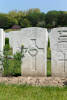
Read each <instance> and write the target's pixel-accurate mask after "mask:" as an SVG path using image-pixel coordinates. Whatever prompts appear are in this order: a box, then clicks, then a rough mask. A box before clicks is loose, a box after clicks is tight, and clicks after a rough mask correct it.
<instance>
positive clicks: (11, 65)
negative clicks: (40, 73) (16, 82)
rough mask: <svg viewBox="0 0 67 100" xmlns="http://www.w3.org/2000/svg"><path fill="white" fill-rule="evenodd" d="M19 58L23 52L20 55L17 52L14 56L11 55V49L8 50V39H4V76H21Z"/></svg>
mask: <svg viewBox="0 0 67 100" xmlns="http://www.w3.org/2000/svg"><path fill="white" fill-rule="evenodd" d="M22 49H23V48H22ZM11 57H12V58H11ZM21 57H23V50H22V52H21V53H20V52H17V53H16V54H15V55H13V54H12V49H11V48H10V45H9V39H8V38H6V42H5V47H4V60H3V66H4V73H3V75H4V76H19V75H21Z"/></svg>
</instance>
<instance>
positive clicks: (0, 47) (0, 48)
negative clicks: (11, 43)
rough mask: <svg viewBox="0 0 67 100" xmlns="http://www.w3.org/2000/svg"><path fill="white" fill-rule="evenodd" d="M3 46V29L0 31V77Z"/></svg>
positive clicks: (0, 73)
mask: <svg viewBox="0 0 67 100" xmlns="http://www.w3.org/2000/svg"><path fill="white" fill-rule="evenodd" d="M4 45H5V32H4V31H3V29H0V76H2V71H3V64H2V61H1V58H2V56H3V49H4Z"/></svg>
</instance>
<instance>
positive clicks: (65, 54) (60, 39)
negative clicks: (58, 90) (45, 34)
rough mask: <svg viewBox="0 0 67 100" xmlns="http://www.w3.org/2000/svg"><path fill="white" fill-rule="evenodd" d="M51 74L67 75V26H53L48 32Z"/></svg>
mask: <svg viewBox="0 0 67 100" xmlns="http://www.w3.org/2000/svg"><path fill="white" fill-rule="evenodd" d="M49 37H50V45H51V57H52V60H51V62H52V68H51V69H52V75H53V76H54V75H55V76H66V77H67V28H65V27H61V28H55V29H52V30H51V33H50V34H49Z"/></svg>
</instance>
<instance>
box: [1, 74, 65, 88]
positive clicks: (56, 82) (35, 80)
mask: <svg viewBox="0 0 67 100" xmlns="http://www.w3.org/2000/svg"><path fill="white" fill-rule="evenodd" d="M0 83H5V84H23V85H24V84H28V85H33V86H64V85H67V78H59V77H22V76H20V77H0Z"/></svg>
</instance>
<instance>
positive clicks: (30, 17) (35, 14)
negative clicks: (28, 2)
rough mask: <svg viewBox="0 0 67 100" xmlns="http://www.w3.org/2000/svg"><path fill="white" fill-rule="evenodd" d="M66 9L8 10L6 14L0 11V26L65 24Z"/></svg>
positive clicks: (22, 26) (50, 25) (24, 26)
mask: <svg viewBox="0 0 67 100" xmlns="http://www.w3.org/2000/svg"><path fill="white" fill-rule="evenodd" d="M66 19H67V11H49V12H47V13H43V12H41V11H40V9H37V8H36V9H29V10H28V11H10V12H9V13H8V14H2V13H0V28H3V29H9V28H13V26H17V27H18V28H26V27H44V28H45V27H46V28H54V27H60V26H62V27H63V26H67V20H66Z"/></svg>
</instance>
